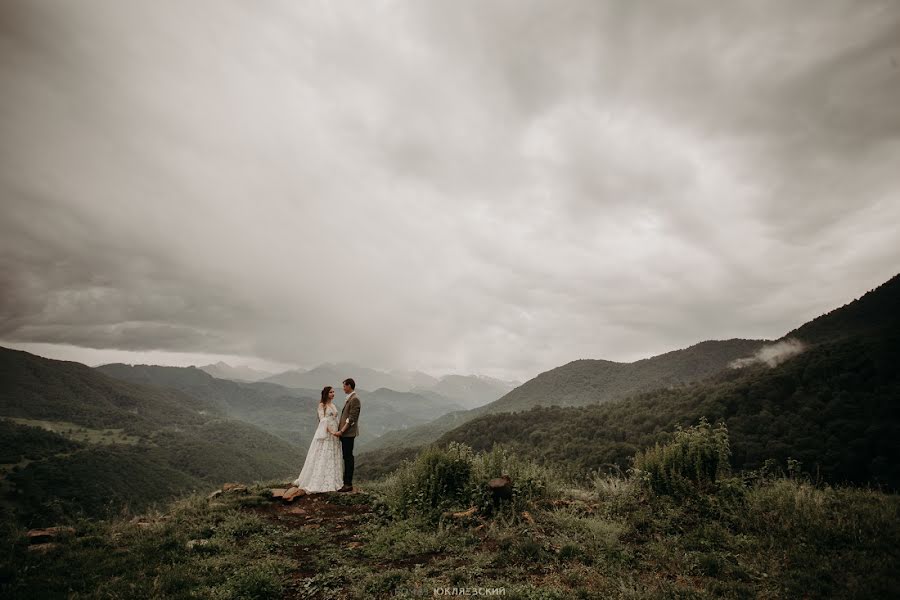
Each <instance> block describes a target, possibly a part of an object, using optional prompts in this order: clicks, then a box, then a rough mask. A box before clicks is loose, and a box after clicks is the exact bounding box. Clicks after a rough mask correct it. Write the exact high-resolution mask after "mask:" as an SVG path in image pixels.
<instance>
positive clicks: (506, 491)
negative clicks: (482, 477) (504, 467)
mask: <svg viewBox="0 0 900 600" xmlns="http://www.w3.org/2000/svg"><path fill="white" fill-rule="evenodd" d="M488 488H490V490H491V493H493V494H494V498H495V499H498V498H510V497H511V496H512V479H511V478H510V476H509V475H502V476H500V477H497V478H496V479H491V480H490V481H488Z"/></svg>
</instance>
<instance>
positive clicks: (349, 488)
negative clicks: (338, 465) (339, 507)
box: [338, 485, 353, 493]
mask: <svg viewBox="0 0 900 600" xmlns="http://www.w3.org/2000/svg"><path fill="white" fill-rule="evenodd" d="M338 491H339V492H342V493H343V492H352V491H353V486H352V485H345V486H344V487H342V488H341V489H339V490H338Z"/></svg>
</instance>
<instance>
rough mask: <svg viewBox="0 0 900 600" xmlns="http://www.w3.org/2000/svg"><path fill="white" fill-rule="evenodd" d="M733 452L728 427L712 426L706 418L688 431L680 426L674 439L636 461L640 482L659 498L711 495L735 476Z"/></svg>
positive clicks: (638, 456)
mask: <svg viewBox="0 0 900 600" xmlns="http://www.w3.org/2000/svg"><path fill="white" fill-rule="evenodd" d="M730 456H731V449H730V446H729V442H728V430H727V428H726V427H725V423H719V424H718V425H716V427H712V426H710V424H709V422H708V421H707V420H706V418H705V417H701V418H700V422H699V423H698V424H697V425H694V426H692V427H690V428H688V429H682V428H681V427H680V426H677V428H676V431H675V436H674V439H673V440H672V441H671V442H669V443H668V444H664V445H660V444H656V445H655V446H653V447H651V448H647V449H646V450H644V451H642V452H639V453H638V454H636V455H635V457H634V472H635V474H636V475H637V477H638V479H639V480H640V481H642V482H643V483H644V484H646V485H648V486H649V488H650V489H651V490H652V491H653V492H654V493H655V494H659V495H670V496H685V495H690V494H693V493H695V492H696V491H711V490H712V489H714V486H715V484H716V480H717V479H718V478H720V477H725V476H728V475H729V474H730V473H731V467H730V465H729V458H730Z"/></svg>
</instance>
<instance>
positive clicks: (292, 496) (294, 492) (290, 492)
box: [281, 486, 306, 502]
mask: <svg viewBox="0 0 900 600" xmlns="http://www.w3.org/2000/svg"><path fill="white" fill-rule="evenodd" d="M305 495H306V490H304V489H301V488H298V487H296V486H291V487H289V488H288V489H287V490H285V492H284V494H283V495H282V496H281V499H282V500H284V501H285V502H293V501H294V500H296V499H297V498H299V497H300V496H305Z"/></svg>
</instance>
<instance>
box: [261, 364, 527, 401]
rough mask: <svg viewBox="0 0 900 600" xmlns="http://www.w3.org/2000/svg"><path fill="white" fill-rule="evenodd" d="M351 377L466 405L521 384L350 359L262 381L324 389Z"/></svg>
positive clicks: (364, 385)
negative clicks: (382, 368)
mask: <svg viewBox="0 0 900 600" xmlns="http://www.w3.org/2000/svg"><path fill="white" fill-rule="evenodd" d="M348 377H352V378H353V379H354V380H355V381H356V385H357V386H358V387H359V388H360V389H363V390H377V389H380V388H385V389H390V390H394V391H397V392H414V393H417V394H421V395H426V394H429V393H433V394H439V395H440V396H443V397H445V398H447V399H449V400H450V401H451V402H453V403H456V404H458V405H460V406H462V407H463V408H474V407H476V406H481V405H482V404H485V403H487V402H491V401H492V400H496V399H497V398H499V397H501V396H503V395H504V394H506V393H507V392H508V391H509V390H511V389H513V388H515V387H516V385H518V383H517V382H513V381H502V380H500V379H493V378H491V377H484V376H480V375H446V376H444V377H440V378H436V377H432V376H431V375H428V374H427V373H422V372H420V371H390V372H387V371H379V370H377V369H371V368H368V367H362V366H359V365H354V364H350V363H340V364H334V363H325V364H322V365H319V366H317V367H315V368H312V369H308V370H304V369H295V370H291V371H285V372H284V373H279V374H277V375H273V376H271V377H267V378H266V379H264V380H263V381H265V382H267V383H276V384H278V385H282V386H284V387H289V388H311V389H321V388H322V387H323V386H326V385H331V386H335V387H339V386H340V384H341V382H342V381H343V380H344V379H346V378H348Z"/></svg>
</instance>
